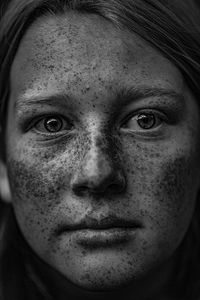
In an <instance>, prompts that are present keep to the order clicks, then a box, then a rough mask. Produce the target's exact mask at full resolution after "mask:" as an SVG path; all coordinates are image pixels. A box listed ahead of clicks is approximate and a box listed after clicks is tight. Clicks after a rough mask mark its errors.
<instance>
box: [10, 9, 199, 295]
mask: <svg viewBox="0 0 200 300" xmlns="http://www.w3.org/2000/svg"><path fill="white" fill-rule="evenodd" d="M10 84H11V93H10V99H9V110H8V122H7V132H6V143H7V150H6V151H7V152H6V154H7V170H8V176H9V183H10V187H11V194H12V205H13V207H14V211H15V215H16V219H17V222H18V224H19V227H20V229H21V231H22V233H23V235H24V237H25V239H26V240H27V242H28V243H29V244H30V246H31V247H32V249H33V250H34V251H35V252H36V253H37V254H38V256H39V257H40V258H42V259H43V260H44V261H45V262H47V263H48V264H49V265H50V266H52V267H53V268H54V269H56V270H57V271H59V272H60V273H61V274H63V275H64V276H65V277H66V278H67V279H69V280H70V281H72V282H73V283H75V284H77V285H79V286H81V287H84V288H89V289H98V290H99V289H100V290H101V289H102V290H103V289H108V288H114V287H116V286H120V285H124V284H126V283H127V282H130V281H131V280H133V279H139V278H143V277H144V276H145V275H146V274H147V273H148V272H151V271H153V270H154V269H155V268H157V267H158V266H159V265H161V264H163V263H164V262H165V261H167V260H168V259H169V258H170V257H171V256H172V254H173V253H174V252H175V250H176V249H177V247H178V246H179V245H180V242H181V241H182V239H183V237H184V235H185V233H186V231H187V229H188V226H189V223H190V221H191V219H192V216H193V212H194V208H195V202H196V197H197V192H198V188H199V158H198V157H199V152H198V151H199V143H198V140H199V139H198V134H199V112H198V105H197V103H196V101H195V99H194V97H193V95H192V93H191V92H190V90H189V89H188V87H187V85H186V83H185V81H184V80H183V78H182V75H181V73H180V72H179V70H178V69H177V68H176V67H175V66H174V65H173V64H172V63H171V62H170V61H169V60H167V59H166V58H165V57H164V56H163V55H162V54H161V53H159V52H158V51H157V50H156V49H154V48H153V47H152V46H150V44H148V43H147V42H145V41H144V40H143V39H141V38H140V37H139V36H137V35H136V34H134V33H130V32H127V31H125V30H124V31H120V30H118V29H115V27H114V26H113V25H112V24H111V23H109V22H108V21H106V20H104V19H103V18H101V17H98V16H95V15H86V14H85V15H81V14H72V13H71V14H70V13H68V14H66V15H65V16H60V17H53V16H51V17H50V16H49V17H41V18H40V19H38V20H37V21H36V22H35V23H34V24H33V25H32V26H31V27H30V28H29V29H28V31H27V32H26V34H25V36H24V38H23V39H22V41H21V44H20V47H19V49H18V52H17V54H16V57H15V60H14V63H13V65H12V70H11V83H10Z"/></svg>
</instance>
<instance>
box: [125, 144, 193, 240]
mask: <svg viewBox="0 0 200 300" xmlns="http://www.w3.org/2000/svg"><path fill="white" fill-rule="evenodd" d="M191 145H192V144H191ZM196 148H197V147H195V148H188V147H182V148H181V149H180V148H176V147H171V148H170V145H169V147H168V148H167V151H166V150H164V149H162V151H161V150H160V149H159V148H158V147H156V148H155V149H153V147H149V148H147V147H141V146H140V147H138V150H137V153H139V154H137V155H134V157H133V156H131V155H129V157H130V158H131V157H132V159H130V161H129V167H128V168H127V174H128V179H129V195H130V200H129V201H130V202H129V203H131V201H132V204H130V205H131V206H132V210H133V208H134V207H137V208H138V210H139V211H140V214H141V215H142V216H143V217H144V220H145V222H146V226H147V227H148V228H149V229H150V230H151V232H152V233H153V232H154V233H155V232H156V231H157V233H158V234H160V235H161V234H162V233H165V234H166V236H167V238H170V239H173V234H174V237H176V238H177V234H181V235H182V236H183V234H184V233H185V231H186V230H187V228H188V226H189V223H190V221H191V218H192V214H193V210H194V206H195V202H196V197H197V193H198V187H199V186H198V185H199V180H198V176H199V171H198V167H197V162H198V153H194V152H193V149H196ZM129 154H130V152H129ZM178 238H179V237H178Z"/></svg>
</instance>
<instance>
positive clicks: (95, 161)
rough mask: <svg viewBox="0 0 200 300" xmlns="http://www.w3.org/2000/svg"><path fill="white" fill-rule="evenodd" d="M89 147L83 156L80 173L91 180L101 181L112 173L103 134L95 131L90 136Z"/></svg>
mask: <svg viewBox="0 0 200 300" xmlns="http://www.w3.org/2000/svg"><path fill="white" fill-rule="evenodd" d="M90 142H91V143H90V146H89V149H88V151H87V152H86V154H85V158H84V161H83V164H82V171H83V173H85V175H87V177H88V179H89V178H90V179H91V180H95V179H97V180H103V178H104V177H106V176H108V175H109V174H110V173H111V172H112V165H113V164H112V161H111V156H110V155H109V145H108V141H107V140H106V137H105V135H104V134H102V133H100V132H99V130H96V131H94V132H92V133H91V135H90Z"/></svg>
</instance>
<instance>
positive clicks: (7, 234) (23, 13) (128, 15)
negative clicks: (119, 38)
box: [0, 0, 200, 300]
mask: <svg viewBox="0 0 200 300" xmlns="http://www.w3.org/2000/svg"><path fill="white" fill-rule="evenodd" d="M197 1H198V0H196V1H195V0H11V1H10V3H9V5H6V6H5V7H4V10H2V18H1V20H0V145H1V147H0V155H1V156H0V159H1V160H3V161H4V162H6V143H5V138H4V133H5V129H6V119H7V118H6V116H7V104H8V100H9V92H10V91H9V81H10V68H11V66H12V62H13V60H14V57H15V55H16V52H17V49H18V46H19V44H20V41H21V39H22V38H23V36H24V34H25V32H26V30H27V29H28V28H29V26H30V25H31V24H32V23H33V22H34V20H36V19H37V18H39V17H41V16H43V15H49V14H50V15H55V14H56V15H57V14H64V13H65V12H67V11H69V10H74V11H76V12H79V13H81V14H87V13H88V14H97V15H99V16H101V17H102V18H105V19H106V20H108V21H109V22H111V23H112V24H114V26H116V27H117V28H120V29H125V30H129V31H131V32H134V33H137V34H138V35H139V36H141V37H142V38H143V39H145V40H146V41H148V42H149V43H150V44H151V45H152V46H153V47H156V48H157V49H159V50H160V52H161V53H162V54H163V55H164V56H165V57H167V58H168V59H169V60H170V61H171V62H172V63H174V65H175V66H176V67H177V68H178V69H179V70H180V71H181V73H182V75H183V77H184V78H185V82H186V84H187V85H188V86H189V88H190V89H191V91H192V92H193V94H194V96H195V98H196V100H197V101H199V98H200V5H199V4H198V2H197ZM0 12H1V11H0ZM198 198H199V197H198ZM1 205H2V209H1V212H0V299H1V300H16V299H17V300H18V299H20V300H23V299H29V300H30V299H32V300H36V299H37V300H38V299H44V300H46V299H54V298H53V296H52V295H51V292H50V290H49V288H48V286H47V285H45V283H44V282H42V279H41V278H40V276H39V274H35V275H34V280H33V276H31V275H30V273H29V272H28V271H27V270H29V268H28V264H29V259H28V258H27V257H28V256H27V255H26V253H27V251H26V250H25V247H26V246H25V245H26V244H25V242H24V240H23V238H22V237H21V236H20V232H19V230H18V228H17V223H16V221H15V217H14V213H13V210H12V207H11V205H8V204H7V205H5V204H3V202H2V204H1ZM171 285H172V286H173V287H174V288H173V290H174V291H175V295H176V297H177V298H180V299H184V300H197V299H200V203H199V199H197V201H196V209H195V211H194V215H193V218H192V221H191V224H190V226H189V228H188V231H187V233H186V235H185V237H184V239H183V241H182V243H181V245H180V246H179V249H178V255H177V261H176V265H175V269H174V274H173V276H172V278H171Z"/></svg>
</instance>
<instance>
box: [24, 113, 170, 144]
mask: <svg viewBox="0 0 200 300" xmlns="http://www.w3.org/2000/svg"><path fill="white" fill-rule="evenodd" d="M147 115H148V116H153V117H154V119H155V122H154V123H153V127H154V126H155V124H156V123H159V124H158V125H157V126H156V127H154V128H153V129H152V128H147V129H143V128H140V129H137V130H134V129H129V128H128V127H127V126H126V125H127V124H128V123H129V122H131V121H133V120H134V118H136V122H137V126H138V127H140V125H139V124H138V118H139V116H147ZM51 119H52V120H53V119H54V120H55V119H56V120H59V121H61V123H62V124H61V128H60V129H61V130H59V131H57V132H48V130H46V129H45V130H44V131H41V130H38V129H37V126H40V125H42V126H44V122H45V121H46V122H47V121H48V120H51ZM157 121H158V122H157ZM41 122H42V123H41ZM167 122H168V123H169V118H168V117H167V116H166V114H164V113H163V112H161V111H158V110H156V109H143V110H138V111H136V112H135V113H132V114H129V115H128V116H127V117H126V118H125V119H124V120H123V123H121V126H120V128H121V129H122V130H123V131H126V132H130V133H139V134H141V135H145V134H146V135H151V134H152V135H153V134H159V129H160V127H162V126H161V125H162V124H163V123H167ZM64 124H65V125H67V129H62V128H63V126H64ZM44 128H45V126H44ZM73 128H74V127H73V125H72V122H71V121H70V120H68V119H67V118H66V117H63V116H62V115H60V114H48V115H42V116H40V117H38V118H37V119H35V118H34V119H33V120H32V121H31V122H29V124H28V125H27V126H26V129H25V131H26V132H28V131H30V130H32V131H33V132H35V133H36V134H40V135H43V136H45V137H46V138H49V139H51V138H52V139H53V138H56V137H60V136H63V135H64V133H65V134H69V133H70V132H71V131H72V129H73Z"/></svg>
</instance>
